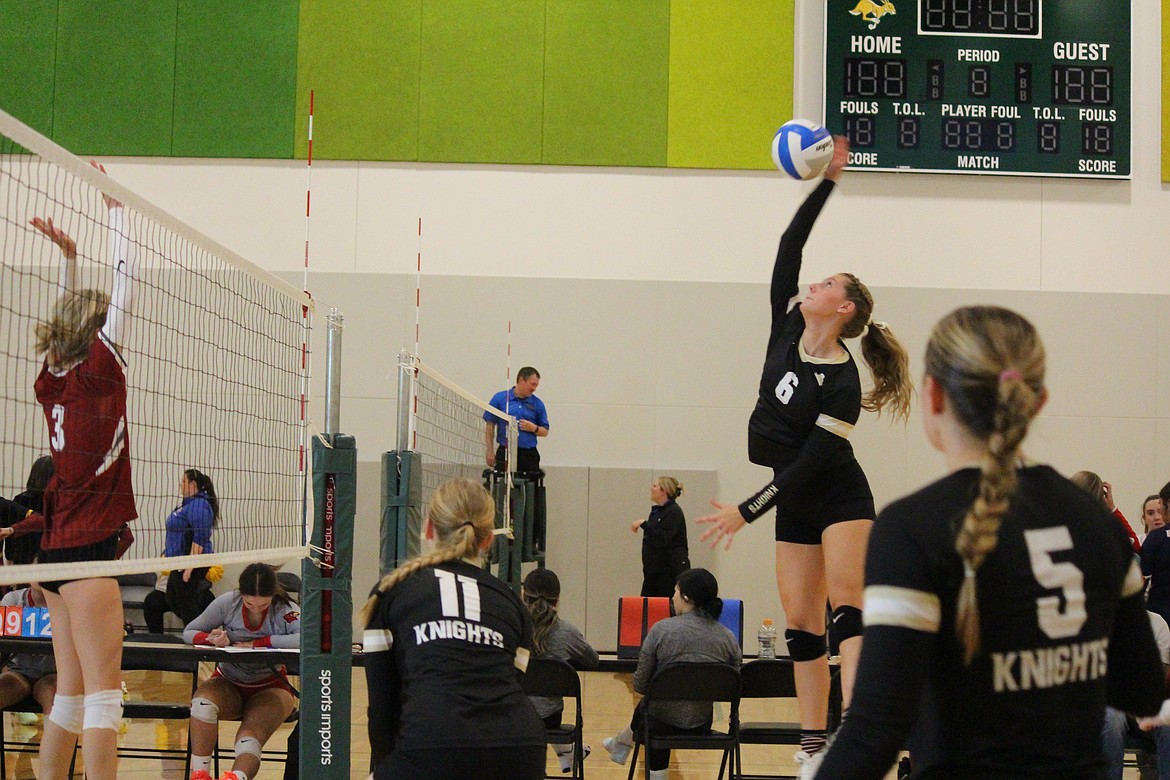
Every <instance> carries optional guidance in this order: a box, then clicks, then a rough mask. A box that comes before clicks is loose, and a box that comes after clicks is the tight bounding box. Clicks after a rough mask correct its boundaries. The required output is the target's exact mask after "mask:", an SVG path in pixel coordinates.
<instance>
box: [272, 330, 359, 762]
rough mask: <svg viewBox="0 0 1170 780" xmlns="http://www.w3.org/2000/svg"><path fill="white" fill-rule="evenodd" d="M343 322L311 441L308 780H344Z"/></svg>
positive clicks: (347, 545)
mask: <svg viewBox="0 0 1170 780" xmlns="http://www.w3.org/2000/svg"><path fill="white" fill-rule="evenodd" d="M341 325H342V317H341V314H340V313H339V312H338V311H337V309H333V310H332V311H331V312H330V313H329V316H328V327H329V332H328V350H327V355H326V363H327V365H326V390H325V406H326V417H325V420H326V422H325V434H324V435H323V436H320V437H314V438H313V440H312V464H313V507H314V515H315V517H314V522H313V536H312V539H311V543H312V545H313V547H315V548H317V549H319V550H321V551H322V552H321V559H320V561H316V560H313V559H305V560H303V561H302V562H301V579H302V601H301V684H300V687H301V702H300V719H299V721H298V724H297V727H296V732H297V739H296V740H295V741H294V740H292V739H290V740H289V748H290V751H291V750H294V749H295V750H296V751H297V753H298V755H297V757H296V759H295V760H294V758H293V756H292V755H290V756H289V761H288V763H287V769H286V772H285V778H286V780H287V779H288V778H290V776H291V769H292V767H294V766H295V767H296V768H297V769H298V772H299V774H298V775H296V776H298V777H301V778H305V779H306V780H310V778H311V780H349V776H350V749H349V745H350V722H349V721H350V704H351V689H352V677H353V657H352V643H353V598H352V596H351V579H352V576H353V527H354V515H355V511H356V508H357V447H356V443H355V441H354V438H353V437H352V436H348V435H346V434H342V433H338V432H337V427H338V423H339V418H340V413H339V409H340V399H341V392H340V391H341V330H342V327H341Z"/></svg>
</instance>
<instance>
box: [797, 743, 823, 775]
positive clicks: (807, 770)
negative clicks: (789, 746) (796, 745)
mask: <svg viewBox="0 0 1170 780" xmlns="http://www.w3.org/2000/svg"><path fill="white" fill-rule="evenodd" d="M792 758H793V759H795V761H796V765H797V766H798V767H799V768H800V771H799V772H798V773H797V775H796V776H797V777H798V778H800V780H813V778H815V777H816V776H817V770H818V769H820V768H821V762H822V761H824V760H825V751H824V750H818V751H817V752H816V753H813V754H812V755H811V756H810V755H809V754H808V753H805V752H804V751H803V750H798V751H796V755H794V756H793V757H792Z"/></svg>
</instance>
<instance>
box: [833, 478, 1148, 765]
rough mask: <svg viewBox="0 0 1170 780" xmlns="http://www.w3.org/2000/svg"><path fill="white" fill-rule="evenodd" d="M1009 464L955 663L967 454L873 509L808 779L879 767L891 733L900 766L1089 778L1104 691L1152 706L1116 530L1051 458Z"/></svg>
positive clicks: (1138, 601) (969, 489)
mask: <svg viewBox="0 0 1170 780" xmlns="http://www.w3.org/2000/svg"><path fill="white" fill-rule="evenodd" d="M1017 474H1018V476H1019V488H1018V491H1017V493H1016V494H1015V495H1014V496H1013V497H1012V499H1011V508H1010V509H1009V511H1008V514H1007V515H1006V516H1005V517H1004V518H1003V521H1002V523H1001V526H1000V528H999V533H998V541H997V544H996V546H995V549H994V550H993V551H992V552H991V553H990V554H989V555H988V556H987V558H986V560H985V561H984V563H983V565H982V566H981V567H980V568H979V570H978V572H977V575H976V577H977V579H976V584H977V598H978V605H979V617H980V621H979V624H980V629H981V634H982V646H981V649H980V652H979V653H978V654H977V655H976V656H975V658H974V660H973V662H972V663H971V665H970V666H967V665H965V664H964V662H963V654H962V649H961V646H960V644H959V641H958V639H957V638H956V635H955V615H956V602H957V599H958V594H959V587H960V585H962V583H963V579H964V566H963V561H962V559H961V558H960V557H959V554H958V553H957V552H956V551H955V538H956V535H957V532H958V529H959V527H960V525H961V523H962V522H963V518H964V516H965V515H966V513H967V510H968V508H969V507H970V506H971V504H972V501H973V499H974V496H975V492H976V490H977V488H978V484H979V477H980V472H979V470H978V469H977V468H967V469H962V470H960V471H957V472H955V473H953V474H951V475H949V476H947V477H944V478H943V479H941V480H939V481H937V482H935V483H934V484H932V485H929V486H927V487H925V488H923V489H922V490H920V491H918V492H917V493H915V494H913V495H911V496H909V497H907V498H904V499H902V500H900V501H897V502H895V503H893V504H891V505H890V506H889V507H887V508H886V509H885V510H883V511H882V513H881V514H880V516H879V517H878V520H877V522H876V523H875V524H874V528H873V532H872V534H871V536H870V541H869V548H868V553H867V557H866V577H865V580H866V586H865V608H864V615H865V641H864V644H863V646H862V654H861V663H860V667H859V669H858V677H857V682H856V684H855V686H854V691H853V701H852V706H851V707H850V710H849V717H848V718H846V719H845V722H844V725H843V727H842V729H841V731H840V732H839V733H838V736H837V739H836V743H835V744H834V746H833V748H832V749H831V750H830V752H829V755H828V756H827V757H826V759H825V763H824V765H822V767H821V771H820V773H818V775H817V778H818V780H829V779H830V778H838V777H849V778H881V777H884V776H885V773H886V771H887V770H888V769H889V767H890V765H891V764H892V763H893V761H894V758H895V756H896V755H897V752H898V751H899V750H901V749H903V748H909V749H910V750H911V752H912V756H913V761H914V768H915V773H914V777H939V778H943V777H945V778H974V777H978V778H1000V777H1004V778H1006V777H1037V776H1040V774H1039V773H1040V772H1043V773H1045V774H1046V775H1047V776H1050V777H1053V778H1058V777H1059V778H1062V780H1066V779H1067V778H1101V777H1104V771H1105V764H1104V758H1103V756H1102V752H1101V722H1102V717H1103V713H1104V707H1105V703H1106V698H1107V694H1108V700H1109V702H1110V703H1111V704H1113V705H1114V706H1116V707H1118V708H1119V709H1122V710H1125V711H1127V712H1133V713H1137V714H1142V713H1144V714H1152V713H1153V712H1156V711H1157V709H1158V707H1159V705H1160V704H1161V699H1162V693H1163V690H1164V681H1163V675H1162V666H1161V662H1160V660H1159V657H1158V650H1157V647H1156V645H1155V643H1154V639H1153V635H1152V633H1151V631H1150V621H1149V618H1148V617H1147V615H1146V611H1145V604H1144V601H1143V596H1142V577H1141V572H1140V571H1139V570H1138V568H1137V564H1136V562H1135V558H1134V555H1133V551H1132V549H1131V548H1130V546H1129V543H1128V540H1127V538H1126V537H1125V534H1124V532H1123V531H1122V530H1121V528H1120V526H1119V525H1118V523H1117V521H1116V520H1115V519H1114V518H1113V517H1112V516H1111V515H1109V514H1108V513H1107V512H1105V510H1104V509H1103V508H1102V507H1101V506H1100V505H1099V504H1098V503H1096V502H1095V501H1093V500H1092V499H1091V498H1090V497H1089V496H1087V495H1086V494H1085V493H1083V492H1082V491H1081V490H1079V489H1078V488H1077V487H1076V486H1074V485H1073V484H1072V483H1070V482H1069V481H1068V480H1066V479H1064V478H1063V477H1061V476H1060V475H1059V474H1057V473H1056V471H1054V470H1053V469H1052V468H1050V467H1048V466H1028V467H1024V468H1020V469H1019V470H1018V471H1017ZM911 727H913V729H912V728H911ZM911 731H912V734H913V735H912V737H911V738H910V739H909V741H908V742H907V740H906V737H907V735H908V734H910V733H911Z"/></svg>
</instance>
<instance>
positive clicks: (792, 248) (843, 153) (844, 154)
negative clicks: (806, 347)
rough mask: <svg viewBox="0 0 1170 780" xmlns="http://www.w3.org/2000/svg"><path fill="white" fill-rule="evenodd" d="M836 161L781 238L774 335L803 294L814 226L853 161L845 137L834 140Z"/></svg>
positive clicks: (774, 290)
mask: <svg viewBox="0 0 1170 780" xmlns="http://www.w3.org/2000/svg"><path fill="white" fill-rule="evenodd" d="M834 143H835V146H834V149H833V159H832V161H831V162H830V163H829V167H828V168H827V169H826V170H825V178H824V180H823V181H822V182H821V183H820V184H819V185H817V188H816V189H815V190H813V191H812V193H811V194H810V195H809V196H808V197H807V198H805V201H804V203H802V204H801V206H800V208H799V209H797V210H796V214H795V215H793V217H792V222H790V223H789V224H788V229H787V230H785V231H784V235H782V236H781V237H780V247H779V249H778V250H777V251H776V264H775V265H774V266H773V267H772V292H771V301H772V332H773V333H775V332H776V330H777V328H778V327H779V326H780V324H781V323H783V321H784V318H785V316H786V315H787V313H788V302H789V301H791V300H792V298H793V296H795V295H796V294H797V292H798V291H799V287H798V284H797V283H798V282H799V277H800V265H801V262H802V259H803V256H804V245H805V243H806V242H807V241H808V237H809V234H811V233H812V229H813V225H815V224H816V221H817V217H818V216H820V213H821V209H822V208H824V205H825V201H827V200H828V199H829V195H831V194H832V192H833V187H834V185H835V184H836V183H837V181H838V180H839V179H840V178H841V169H842V168H844V167H845V165H846V163H847V162H848V161H849V142H848V141H847V140H845V138H843V137H840V136H838V137H836V138H834Z"/></svg>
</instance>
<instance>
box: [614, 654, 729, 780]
mask: <svg viewBox="0 0 1170 780" xmlns="http://www.w3.org/2000/svg"><path fill="white" fill-rule="evenodd" d="M739 691H740V683H739V670H738V669H736V668H734V667H732V666H728V665H727V664H720V663H676V664H670V665H668V666H664V667H663V668H662V669H659V670H658V671H657V672H655V673H654V677H652V678H651V679H650V685H649V687H648V688H647V690H646V695H645V697H644V701H645V702H646V717H645V718H644V719H643V724H644V725H643V728H642V734H641V740H638V739H635V740H634V757H633V760H632V761H631V762H630V774H629V778H628V780H634V770H635V769H636V768H637V766H638V750H639V748H640V747H641V746H642V745H643V744H644V745H645V746H646V749H647V750H650V749H654V750H722V751H723V759H722V761H720V762H719V778H720V780H722V778H723V770H724V769H725V768H726V769H727V770H728V774H727V776H728V778H729V780H739ZM662 701H710V702H716V701H725V702H727V703H728V706H729V709H730V714H729V715H728V727H727V731H726V732H722V731H716V730H715V729H711V731H710V732H709V733H707V734H654V733H653V732H652V731H651V729H650V717H649V714H650V707H651V705H652V704H653V703H654V702H662ZM635 736H637V735H635ZM642 764H643V765H644V767H645V770H646V780H650V762H649V761H646V760H644V761H643V762H642Z"/></svg>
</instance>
